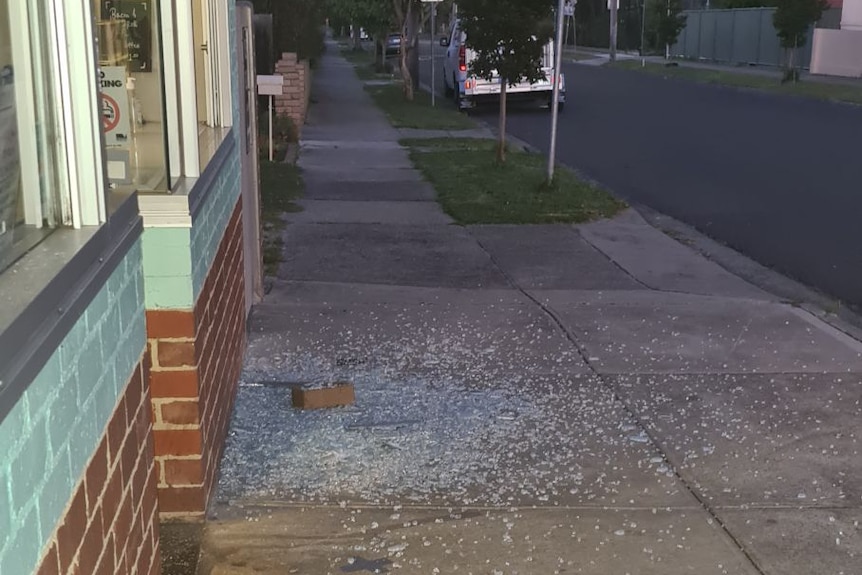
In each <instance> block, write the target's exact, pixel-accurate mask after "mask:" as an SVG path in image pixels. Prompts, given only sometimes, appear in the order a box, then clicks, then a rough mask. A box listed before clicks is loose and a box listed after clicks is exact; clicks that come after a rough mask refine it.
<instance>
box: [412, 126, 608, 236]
mask: <svg viewBox="0 0 862 575" xmlns="http://www.w3.org/2000/svg"><path fill="white" fill-rule="evenodd" d="M402 144H403V145H407V146H409V147H410V158H411V160H413V163H414V164H415V165H416V167H417V168H419V169H420V170H421V171H422V173H423V174H424V175H425V177H426V178H427V179H428V181H429V182H431V184H432V185H433V186H434V188H435V189H436V190H437V196H438V198H439V201H440V203H441V205H442V206H443V209H444V210H445V211H446V213H448V214H449V215H450V216H452V218H453V219H454V220H455V221H456V222H458V223H459V224H546V223H558V222H585V221H589V220H593V219H598V218H605V217H611V216H613V215H614V214H616V213H618V212H619V211H620V210H622V209H623V208H625V204H624V203H623V202H620V201H619V200H616V199H615V198H613V197H612V196H611V195H610V194H609V193H608V192H606V191H605V190H602V189H601V188H598V187H596V186H594V185H592V184H588V183H586V182H584V181H582V180H580V179H579V178H578V177H577V176H575V175H574V174H573V173H572V172H570V171H568V170H566V169H563V168H558V169H557V171H556V179H555V182H554V183H553V184H552V185H551V186H548V185H546V184H545V169H546V162H547V160H546V159H545V157H544V156H542V155H537V154H528V153H525V152H516V151H510V152H509V153H508V158H507V161H506V163H505V164H499V163H497V161H496V158H495V152H494V150H495V145H496V143H495V142H494V141H491V140H479V139H468V138H458V139H452V140H448V139H428V140H420V139H412V140H404V141H402Z"/></svg>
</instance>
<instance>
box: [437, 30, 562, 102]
mask: <svg viewBox="0 0 862 575" xmlns="http://www.w3.org/2000/svg"><path fill="white" fill-rule="evenodd" d="M440 45H441V46H444V47H446V58H445V60H444V61H443V86H444V88H445V92H446V96H448V97H452V98H454V100H455V103H456V105H457V106H458V108H459V109H469V108H473V107H475V106H476V105H477V104H478V103H480V102H483V101H490V102H498V101H499V100H500V78H499V77H498V76H497V75H496V74H495V76H494V78H493V79H492V80H490V81H489V80H486V79H484V78H477V77H476V76H473V75H471V74H470V62H471V61H472V60H473V59H474V58H475V57H476V54H475V52H473V50H472V49H471V48H470V44H469V41H468V40H467V34H466V32H464V31H463V30H461V28H460V26H459V22H458V21H457V20H456V21H455V22H454V23H453V24H452V28H451V29H450V31H449V36H448V37H443V38H441V39H440ZM542 71H543V72H544V73H545V78H546V79H545V80H539V81H538V82H533V83H530V82H518V83H517V84H515V85H513V86H512V85H510V86H508V87H507V88H506V99H507V100H509V101H518V100H533V101H539V102H542V103H544V104H547V105H548V108H549V109H550V107H551V106H550V104H551V102H552V100H553V92H554V81H555V80H556V81H557V82H559V83H560V95H559V98H558V101H559V109H560V111H562V110H563V109H564V108H565V104H566V80H565V77H564V76H563V74H562V73H560V74H557V73H556V72H555V70H554V42H553V40H551V41H549V42H548V44H547V45H546V46H545V49H544V53H543V55H542Z"/></svg>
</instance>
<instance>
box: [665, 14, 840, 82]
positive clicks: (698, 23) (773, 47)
mask: <svg viewBox="0 0 862 575" xmlns="http://www.w3.org/2000/svg"><path fill="white" fill-rule="evenodd" d="M774 13H775V8H739V9H734V10H688V11H686V12H685V14H686V26H685V28H684V29H683V31H682V33H680V36H679V38H678V39H677V43H676V44H675V45H674V46H673V48H671V54H673V55H674V56H677V57H681V58H688V59H692V60H712V61H715V62H726V63H734V64H735V63H741V64H758V65H761V66H781V65H782V64H783V61H784V49H783V48H782V47H781V43H780V41H779V39H778V34H777V33H776V31H775V26H773V24H772V15H773V14H774ZM831 16H832V15H831V14H830V11H827V12H826V13H825V14H824V18H823V20H824V21H828V20H829V18H830V17H831ZM811 36H812V32H811V31H809V34H808V38H807V42H806V43H805V45H804V46H803V47H802V48H801V49H800V50H799V54H798V58H799V64H800V65H801V66H802V67H803V68H808V66H809V64H810V63H811Z"/></svg>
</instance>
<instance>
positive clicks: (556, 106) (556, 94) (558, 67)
mask: <svg viewBox="0 0 862 575" xmlns="http://www.w3.org/2000/svg"><path fill="white" fill-rule="evenodd" d="M564 2H565V0H560V2H559V5H558V6H557V29H556V38H555V41H554V76H553V78H552V81H553V82H554V91H553V96H551V147H550V152H549V153H548V183H549V184H550V183H551V182H553V181H554V164H555V163H556V161H557V120H558V119H559V117H560V74H562V73H563V70H562V68H563V6H564Z"/></svg>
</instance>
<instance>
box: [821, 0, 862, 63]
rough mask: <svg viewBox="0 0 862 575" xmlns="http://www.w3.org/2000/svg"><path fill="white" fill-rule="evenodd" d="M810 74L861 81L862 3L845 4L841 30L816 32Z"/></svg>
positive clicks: (857, 0)
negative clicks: (845, 77)
mask: <svg viewBox="0 0 862 575" xmlns="http://www.w3.org/2000/svg"><path fill="white" fill-rule="evenodd" d="M811 72H812V73H813V74H828V75H832V76H847V77H851V78H860V77H862V0H843V2H842V6H841V28H840V29H838V30H830V29H820V28H818V29H816V30H815V31H814V38H813V39H812V52H811Z"/></svg>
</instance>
